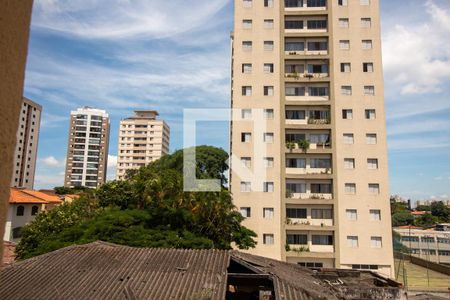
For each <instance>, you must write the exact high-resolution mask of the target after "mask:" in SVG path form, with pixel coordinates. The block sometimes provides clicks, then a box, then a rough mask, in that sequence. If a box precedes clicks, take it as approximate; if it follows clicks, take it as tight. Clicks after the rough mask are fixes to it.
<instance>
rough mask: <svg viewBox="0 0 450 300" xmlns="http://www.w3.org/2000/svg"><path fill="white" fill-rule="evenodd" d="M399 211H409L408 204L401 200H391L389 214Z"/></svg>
mask: <svg viewBox="0 0 450 300" xmlns="http://www.w3.org/2000/svg"><path fill="white" fill-rule="evenodd" d="M400 212H409V210H408V204H406V203H403V202H392V201H391V214H396V213H400Z"/></svg>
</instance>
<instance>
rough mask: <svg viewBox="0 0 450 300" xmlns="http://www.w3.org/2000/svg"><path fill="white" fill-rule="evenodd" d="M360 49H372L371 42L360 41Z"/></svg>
mask: <svg viewBox="0 0 450 300" xmlns="http://www.w3.org/2000/svg"><path fill="white" fill-rule="evenodd" d="M362 48H363V49H364V50H368V49H372V40H362Z"/></svg>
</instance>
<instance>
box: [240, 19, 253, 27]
mask: <svg viewBox="0 0 450 300" xmlns="http://www.w3.org/2000/svg"><path fill="white" fill-rule="evenodd" d="M252 23H253V22H252V20H242V28H244V29H252Z"/></svg>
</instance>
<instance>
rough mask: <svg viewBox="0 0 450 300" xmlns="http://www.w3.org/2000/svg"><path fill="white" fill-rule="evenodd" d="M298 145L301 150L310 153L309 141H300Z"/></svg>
mask: <svg viewBox="0 0 450 300" xmlns="http://www.w3.org/2000/svg"><path fill="white" fill-rule="evenodd" d="M297 145H298V147H299V148H300V149H302V150H303V152H305V153H306V151H308V149H309V145H310V144H309V141H307V140H300V141H297Z"/></svg>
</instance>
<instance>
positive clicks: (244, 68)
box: [242, 64, 252, 74]
mask: <svg viewBox="0 0 450 300" xmlns="http://www.w3.org/2000/svg"><path fill="white" fill-rule="evenodd" d="M251 72H252V64H242V73H245V74H250V73H251Z"/></svg>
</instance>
